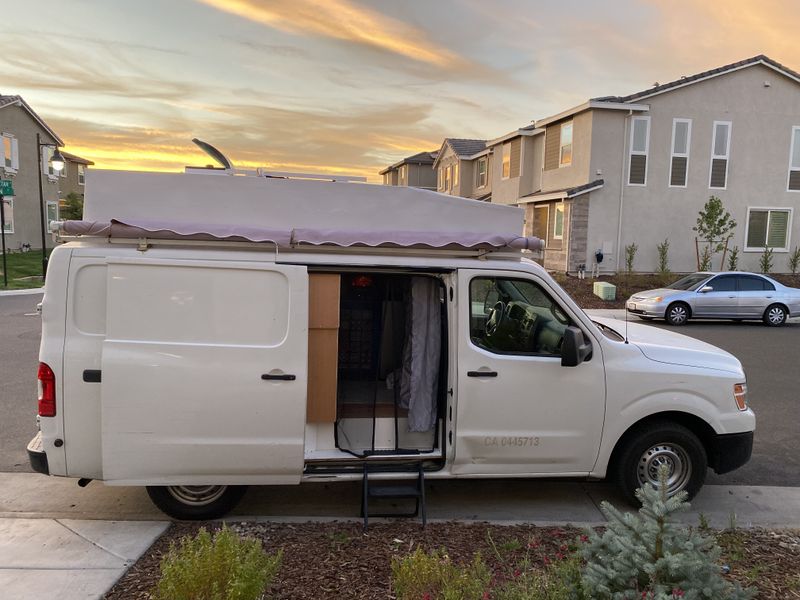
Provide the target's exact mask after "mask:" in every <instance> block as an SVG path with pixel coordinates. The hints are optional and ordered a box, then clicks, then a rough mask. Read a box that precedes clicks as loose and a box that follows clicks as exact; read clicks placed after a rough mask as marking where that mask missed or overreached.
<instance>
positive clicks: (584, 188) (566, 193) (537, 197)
mask: <svg viewBox="0 0 800 600" xmlns="http://www.w3.org/2000/svg"><path fill="white" fill-rule="evenodd" d="M604 183H605V182H604V181H603V180H602V179H595V180H594V181H590V182H589V183H584V184H581V185H576V186H574V187H569V188H562V189H560V190H551V191H549V192H533V193H532V194H526V195H525V196H522V197H521V198H520V204H525V203H528V202H542V201H544V200H569V199H570V198H575V197H577V196H580V195H582V194H586V193H587V192H591V191H594V190H597V189H600V188H601V187H603V184H604ZM523 198H524V200H523Z"/></svg>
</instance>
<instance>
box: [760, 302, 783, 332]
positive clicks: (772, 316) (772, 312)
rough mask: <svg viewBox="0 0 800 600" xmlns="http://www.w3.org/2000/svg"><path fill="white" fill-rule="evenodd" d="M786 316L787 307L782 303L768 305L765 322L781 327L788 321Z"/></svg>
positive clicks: (771, 325)
mask: <svg viewBox="0 0 800 600" xmlns="http://www.w3.org/2000/svg"><path fill="white" fill-rule="evenodd" d="M786 317H787V314H786V309H785V308H783V307H782V306H781V305H780V304H773V305H772V306H768V307H767V310H765V311H764V323H766V324H767V325H769V326H770V327H780V326H781V325H783V324H784V323H786Z"/></svg>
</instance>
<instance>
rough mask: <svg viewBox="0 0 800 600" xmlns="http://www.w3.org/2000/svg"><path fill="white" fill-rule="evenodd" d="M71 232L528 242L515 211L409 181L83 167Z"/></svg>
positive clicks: (345, 243) (319, 242)
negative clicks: (79, 211) (80, 206)
mask: <svg viewBox="0 0 800 600" xmlns="http://www.w3.org/2000/svg"><path fill="white" fill-rule="evenodd" d="M84 219H85V221H81V222H69V221H68V222H66V223H64V224H63V226H62V229H61V230H62V232H64V233H67V234H72V235H89V236H95V237H97V236H111V237H127V238H136V237H149V238H153V239H159V238H160V239H181V238H183V239H201V240H232V241H251V242H272V243H275V244H277V245H279V246H297V245H312V246H325V245H333V246H340V247H350V246H368V247H405V248H409V247H420V248H513V249H522V248H528V249H538V248H539V242H538V240H537V241H534V240H533V239H529V238H524V237H522V235H521V234H522V230H523V210H522V209H520V208H516V207H510V206H501V205H493V204H488V203H486V202H478V201H474V200H468V199H465V198H458V197H453V196H448V195H445V194H438V193H436V192H430V191H427V190H421V189H418V188H410V187H394V186H382V185H370V184H356V183H336V182H329V181H313V180H312V181H309V180H292V179H279V178H265V177H249V176H233V175H231V176H220V175H200V174H182V173H175V174H173V173H140V172H128V171H103V170H92V171H89V172H87V175H86V199H85V205H84Z"/></svg>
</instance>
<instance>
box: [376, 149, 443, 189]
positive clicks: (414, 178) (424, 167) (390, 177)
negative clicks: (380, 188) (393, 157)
mask: <svg viewBox="0 0 800 600" xmlns="http://www.w3.org/2000/svg"><path fill="white" fill-rule="evenodd" d="M436 155H437V152H436V150H434V151H432V152H419V153H418V154H415V155H413V156H407V157H406V158H404V159H403V160H401V161H398V162H396V163H394V164H393V165H391V166H389V167H386V168H385V169H384V170H383V171H381V172H380V173H379V174H380V175H381V176H382V177H383V184H384V185H399V186H410V187H418V188H423V189H426V190H435V189H436V173H434V171H433V169H432V168H431V167H432V165H433V162H434V161H435V160H436Z"/></svg>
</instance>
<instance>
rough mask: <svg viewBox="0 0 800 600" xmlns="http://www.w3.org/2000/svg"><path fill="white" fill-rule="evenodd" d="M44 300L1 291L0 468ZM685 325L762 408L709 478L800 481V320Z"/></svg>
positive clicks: (23, 457)
mask: <svg viewBox="0 0 800 600" xmlns="http://www.w3.org/2000/svg"><path fill="white" fill-rule="evenodd" d="M40 300H41V296H40V295H28V296H0V382H2V383H0V472H9V471H30V467H29V466H28V462H27V454H26V452H25V446H26V445H27V443H28V441H29V440H30V439H31V438H32V437H33V435H34V434H35V433H36V367H37V353H38V347H39V335H40V321H39V317H38V316H35V308H36V304H37V303H38V302H39V301H40ZM31 313H34V316H29V315H30V314H31ZM657 326H662V325H657ZM679 331H680V333H684V334H686V335H690V336H692V337H696V338H698V339H701V340H704V341H707V342H709V343H711V344H714V345H716V346H719V347H721V348H724V349H725V350H727V351H729V352H731V353H732V354H734V355H736V356H737V357H738V358H739V359H740V360H741V361H742V363H743V364H744V367H745V371H746V373H747V379H748V388H749V393H750V402H751V405H752V406H753V408H754V410H755V411H756V414H757V416H758V425H757V430H756V439H755V449H754V452H753V458H752V460H751V461H750V462H749V463H748V464H747V465H745V466H744V467H742V468H741V469H738V470H737V471H734V472H733V473H728V474H726V475H722V476H718V475H715V474H714V473H711V472H709V474H708V483H716V484H723V485H773V486H800V435H798V432H799V431H800V397H798V396H800V394H798V386H797V382H798V381H800V377H798V375H799V374H800V368H798V354H796V353H797V352H798V349H797V347H798V344H797V341H798V339H800V324H796V323H790V324H788V325H786V326H785V327H782V328H778V329H773V328H768V327H765V326H763V325H761V324H760V323H727V322H719V323H717V322H699V323H691V322H690V323H689V324H687V325H686V326H684V327H683V328H681V329H679Z"/></svg>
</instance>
